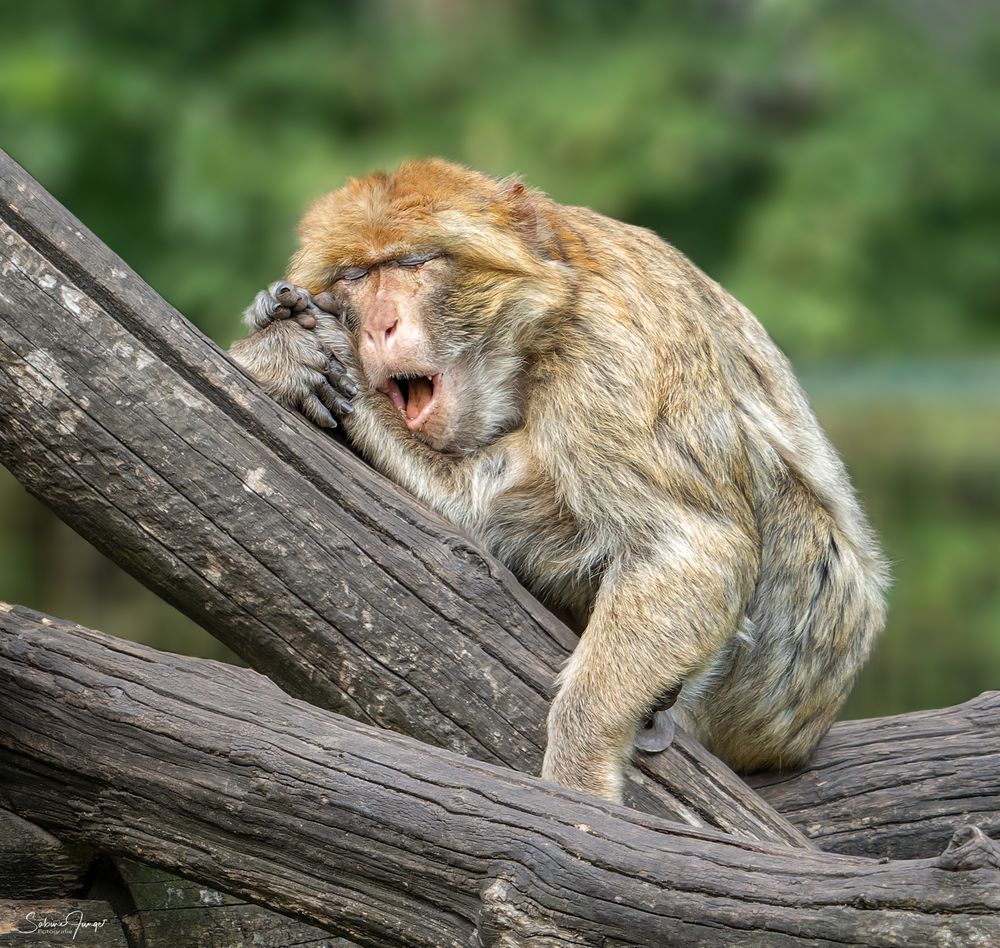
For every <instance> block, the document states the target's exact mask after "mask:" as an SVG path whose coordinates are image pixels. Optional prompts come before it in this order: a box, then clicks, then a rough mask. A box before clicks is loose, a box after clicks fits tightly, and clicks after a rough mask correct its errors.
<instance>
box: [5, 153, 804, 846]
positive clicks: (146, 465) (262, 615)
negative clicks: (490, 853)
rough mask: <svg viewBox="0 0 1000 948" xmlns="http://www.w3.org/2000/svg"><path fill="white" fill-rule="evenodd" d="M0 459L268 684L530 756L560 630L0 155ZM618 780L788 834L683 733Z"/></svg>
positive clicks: (735, 822)
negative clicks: (258, 381) (281, 401)
mask: <svg viewBox="0 0 1000 948" xmlns="http://www.w3.org/2000/svg"><path fill="white" fill-rule="evenodd" d="M0 461H2V463H3V464H5V465H6V466H7V467H8V468H9V469H10V470H11V471H12V472H13V474H14V475H15V476H16V477H17V478H18V479H19V480H20V481H21V483H22V484H24V485H25V486H26V487H27V488H28V490H29V491H31V492H32V493H33V494H34V495H35V496H37V497H39V498H40V499H42V500H43V501H44V502H45V503H46V504H48V505H49V506H50V507H51V508H52V509H53V510H54V511H55V512H56V513H57V514H58V515H59V516H60V517H62V518H63V519H64V520H66V521H67V522H68V523H69V524H70V525H71V526H73V527H74V528H75V529H76V530H77V531H78V532H79V533H80V534H81V535H83V536H84V537H86V538H87V539H88V540H90V541H91V542H92V543H94V545H95V546H97V547H98V548H99V549H100V550H102V551H103V552H104V553H105V554H107V555H108V556H109V557H111V558H112V559H113V560H115V561H116V562H118V563H119V564H121V565H122V566H124V567H125V568H126V569H127V570H129V571H130V572H131V573H132V574H133V575H135V576H136V577H137V578H138V579H140V580H141V581H142V582H144V583H145V584H146V585H148V586H149V587H150V588H151V589H153V590H154V591H155V592H157V593H159V594H160V595H161V596H163V597H164V598H165V599H167V600H168V601H169V602H171V603H173V604H174V605H176V606H177V607H178V608H180V609H181V610H182V611H184V612H185V613H187V614H188V615H189V616H191V617H192V618H193V619H194V620H195V621H197V622H198V623H200V624H201V625H202V626H204V627H205V628H206V629H207V630H208V631H210V632H212V633H213V634H214V635H216V636H218V637H219V638H220V639H221V640H222V641H224V642H225V643H226V644H227V645H229V646H230V647H231V648H232V649H233V650H234V651H235V652H237V653H238V654H239V655H241V656H242V657H243V658H244V659H246V661H247V662H248V663H249V664H250V665H251V666H253V667H254V668H257V669H258V670H261V671H264V672H266V673H267V674H268V675H269V676H270V677H271V678H272V679H273V680H275V681H276V682H277V683H278V684H279V685H281V687H282V688H284V689H285V690H286V691H287V692H288V693H289V694H292V695H295V696H296V697H300V698H304V699H306V700H308V701H311V702H313V703H314V704H317V705H320V706H323V707H326V708H330V709H332V710H337V711H341V712H342V713H344V714H348V715H350V716H351V717H354V718H356V719H357V720H360V721H364V722H368V723H372V724H378V725H380V726H382V727H388V728H392V729H394V730H398V731H401V732H404V733H407V734H411V735H412V736H414V737H417V738H419V739H421V740H423V741H428V742H431V743H434V744H438V745H440V746H442V747H448V748H450V749H452V750H456V751H459V752H461V753H463V754H469V755H471V756H474V757H477V758H480V759H483V760H489V761H493V762H496V763H503V764H506V765H508V766H511V767H516V768H519V769H522V770H525V771H528V772H531V773H535V772H537V771H538V770H539V768H540V765H541V759H542V753H543V748H544V721H545V716H546V713H547V709H548V704H549V701H550V700H551V697H552V694H553V680H554V677H555V675H556V673H557V671H558V669H559V668H560V666H561V665H562V663H563V662H564V661H565V659H566V658H567V656H568V655H569V653H570V651H571V649H572V648H573V645H574V637H573V636H572V634H571V633H570V632H569V630H568V629H566V627H565V626H563V625H562V623H560V622H559V621H558V620H557V619H555V617H553V616H552V615H551V614H550V613H549V612H547V611H546V610H545V609H543V608H542V607H541V606H540V605H539V604H538V603H537V602H536V601H535V600H534V599H532V598H531V597H530V596H529V595H528V594H527V593H526V592H525V590H524V589H523V588H522V587H521V586H520V585H519V584H518V583H517V581H516V580H515V579H514V577H513V576H512V575H511V573H510V572H509V571H508V570H506V569H505V568H503V567H502V566H501V565H500V564H499V563H497V562H496V561H495V560H494V559H492V558H491V557H490V556H488V555H486V554H485V553H484V552H483V551H482V550H481V549H479V548H478V547H477V546H476V544H475V543H473V542H472V541H471V540H470V539H469V538H468V537H467V536H465V535H464V534H463V533H462V532H461V531H459V530H457V529H456V528H454V527H452V526H450V525H448V524H446V523H445V522H444V521H442V520H441V519H440V518H438V517H436V516H435V515H433V514H432V513H430V512H429V511H428V510H426V509H424V508H422V507H421V506H420V505H418V504H417V502H416V501H415V500H414V499H413V498H412V497H410V496H409V495H407V494H405V493H404V492H403V491H401V490H400V489H399V488H397V487H396V486H395V485H393V484H391V483H390V482H388V481H387V480H386V479H384V478H382V477H379V476H378V475H376V474H375V473H374V472H373V471H372V470H371V469H369V468H368V467H367V466H366V465H364V464H363V463H362V462H361V461H359V460H358V459H357V458H356V457H354V456H353V455H352V454H350V453H349V452H348V451H347V450H346V449H344V448H343V447H341V446H339V445H338V444H336V442H335V441H334V440H333V439H331V438H329V437H327V436H326V435H324V434H323V433H321V432H320V431H318V430H316V429H314V428H312V427H311V426H309V425H308V424H307V423H306V422H304V421H303V420H301V419H300V418H297V417H296V416H294V415H293V414H291V413H290V412H287V411H285V410H283V409H281V408H280V407H279V406H278V405H276V404H275V403H274V402H273V401H271V400H270V399H269V398H268V397H267V396H265V395H264V394H263V392H261V390H260V389H259V388H257V386H256V385H254V384H253V383H252V382H251V381H250V380H249V379H248V378H247V377H246V376H245V375H244V374H243V373H242V372H241V371H240V370H239V369H238V368H237V367H236V366H235V365H234V364H233V363H232V362H231V361H229V360H228V358H227V357H226V356H225V355H224V354H223V353H221V352H220V351H219V350H218V349H217V348H216V347H215V346H214V345H213V344H212V343H211V342H210V341H209V340H208V339H206V338H205V337H204V336H203V335H202V334H201V333H199V332H198V331H197V330H196V329H195V328H194V327H193V326H192V325H191V324H190V323H188V322H187V321H186V320H185V319H184V318H183V317H182V316H181V315H180V314H179V313H178V312H177V311H176V310H174V309H173V308H172V307H171V306H169V305H168V304H167V303H166V302H164V301H163V300H162V299H161V298H160V297H159V296H157V295H156V293H154V292H153V291H152V290H151V289H150V288H149V287H148V286H147V285H146V284H145V283H144V282H143V281H142V280H141V279H140V278H139V277H138V276H137V275H136V274H135V273H133V272H132V271H131V270H130V269H129V268H128V266H127V265H126V264H125V263H124V262H123V261H122V260H121V259H120V258H118V257H117V256H115V255H114V254H113V253H112V252H111V251H110V250H108V248H107V247H105V246H104V245H103V244H102V243H101V242H100V241H99V240H97V239H96V238H95V237H94V236H93V235H92V234H90V233H89V232H88V231H87V230H86V229H85V228H84V227H83V225H82V224H80V223H79V221H77V220H76V219H75V218H73V217H72V215H70V214H69V213H68V212H67V211H66V210H65V209H64V208H63V207H62V206H60V205H59V203H58V202H57V201H55V200H54V199H53V198H52V197H51V196H50V195H49V194H47V193H46V192H45V191H44V190H43V189H42V188H41V187H40V186H39V185H38V184H37V183H36V182H35V181H34V180H33V179H32V178H31V177H30V176H28V175H27V174H26V173H25V172H24V171H23V170H22V169H21V168H20V167H18V166H17V164H16V163H15V162H13V161H12V160H11V159H10V158H9V157H8V156H6V155H5V154H3V153H2V152H0ZM640 767H641V769H639V770H636V769H633V771H632V772H631V775H630V782H629V788H628V799H629V801H630V802H631V803H632V804H633V805H636V806H640V807H642V808H644V809H647V810H649V811H651V812H659V813H662V814H665V815H670V816H673V817H674V818H676V819H680V820H683V821H685V822H688V823H690V824H691V825H696V826H702V825H707V826H715V827H718V828H720V829H723V830H727V831H731V832H736V833H741V834H743V835H746V836H749V837H751V838H756V839H770V840H777V841H784V842H788V843H794V844H796V845H799V846H802V847H805V848H808V847H810V845H811V844H809V843H808V841H807V840H806V839H805V837H804V836H802V834H801V833H800V832H799V831H798V830H796V829H795V828H794V827H793V826H792V825H791V824H790V823H788V821H787V820H784V819H783V818H782V817H780V816H779V815H778V814H777V813H776V812H775V811H774V810H773V809H772V808H771V807H770V806H768V805H767V804H765V803H764V802H763V801H762V800H760V798H759V797H757V796H756V795H755V794H753V793H751V792H749V791H748V790H747V787H746V785H745V784H744V783H743V782H742V781H740V780H739V778H737V777H736V776H735V774H733V773H732V772H731V771H730V770H729V769H728V768H726V767H725V766H724V765H723V764H721V763H720V762H719V761H718V760H717V759H716V758H714V757H713V756H712V755H710V754H709V753H708V752H707V751H705V750H704V749H703V748H701V747H700V746H699V745H698V744H697V743H696V742H695V741H693V740H691V739H690V738H688V737H687V736H686V735H683V734H680V735H679V736H678V737H677V739H676V741H675V743H674V745H673V746H672V747H671V748H670V749H668V750H667V751H666V752H664V753H663V754H661V755H657V756H643V757H641V759H640Z"/></svg>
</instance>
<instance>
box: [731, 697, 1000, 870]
mask: <svg viewBox="0 0 1000 948" xmlns="http://www.w3.org/2000/svg"><path fill="white" fill-rule="evenodd" d="M748 782H749V783H750V785H751V786H753V787H754V788H755V789H756V790H757V791H758V793H760V794H761V796H763V797H764V799H765V800H767V801H769V802H770V803H772V804H774V806H775V807H776V808H777V809H778V810H779V811H780V813H781V814H782V815H783V816H787V817H788V818H789V819H790V820H791V821H792V822H793V823H795V824H796V826H798V827H799V829H801V830H802V831H803V832H804V833H805V834H806V835H807V836H809V837H810V839H812V840H814V841H815V842H817V843H818V844H819V845H820V846H821V848H823V849H827V850H830V851H832V852H842V853H854V854H857V855H864V856H878V857H882V856H887V857H889V858H892V859H912V858H915V857H919V856H928V855H931V854H933V853H935V852H940V851H941V847H942V846H944V845H945V844H946V843H947V841H948V840H949V839H950V838H951V836H952V834H953V833H954V832H955V828H956V827H957V826H960V825H961V824H963V823H971V824H975V825H976V826H978V827H979V828H980V829H982V830H983V831H984V832H986V833H988V834H990V835H994V834H996V833H1000V692H996V691H991V692H987V693H985V694H982V695H980V696H979V697H978V698H973V699H972V700H971V701H967V702H965V704H960V705H958V706H956V707H954V708H942V709H941V710H939V711H919V712H915V713H913V714H900V715H896V716H894V717H887V718H875V719H872V720H867V721H843V722H841V723H840V724H836V725H834V727H833V729H832V730H831V731H830V733H829V734H828V735H827V737H826V738H825V739H824V741H823V743H822V744H820V746H819V748H818V749H817V751H816V754H815V756H814V757H813V759H812V761H810V764H809V768H808V769H807V770H802V771H797V772H795V773H790V774H761V775H759V776H756V777H752V778H750V779H749V781H748Z"/></svg>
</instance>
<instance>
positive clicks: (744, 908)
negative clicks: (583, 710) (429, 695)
mask: <svg viewBox="0 0 1000 948" xmlns="http://www.w3.org/2000/svg"><path fill="white" fill-rule="evenodd" d="M0 748H2V750H3V753H0V787H2V788H3V790H4V792H5V793H6V794H7V796H8V797H9V799H10V800H11V801H12V805H13V806H14V807H15V809H16V810H17V811H18V812H19V813H21V814H22V815H24V816H25V817H26V818H29V819H32V820H35V821H38V822H41V823H43V824H44V825H46V826H47V827H49V828H50V829H52V830H53V831H55V832H57V833H58V834H59V835H60V836H61V837H63V838H65V839H67V840H69V841H77V842H90V843H98V844H100V845H101V846H103V847H105V848H106V849H108V850H110V851H111V852H113V853H118V854H121V855H127V856H129V857H132V858H137V859H141V860H143V861H146V862H152V863H156V864H159V865H160V866H162V867H164V868H166V869H168V870H170V871H175V872H179V873H182V874H184V875H187V876H191V877H194V878H197V879H199V880H201V881H203V882H204V883H206V884H208V885H211V886H212V887H213V888H217V889H221V890H223V891H226V892H230V893H233V894H235V895H238V896H240V897H245V898H249V899H252V900H253V901H256V902H260V903H263V904H265V905H268V906H270V907H271V908H273V909H275V910H277V911H281V912H286V913H289V914H293V915H295V916H297V917H300V918H302V919H303V920H305V921H309V922H311V923H313V924H316V925H320V926H322V927H324V928H328V929H330V930H331V931H333V932H335V933H337V934H340V935H342V936H343V937H346V938H349V939H350V940H352V941H354V942H356V943H358V944H360V945H400V946H402V945H405V946H428V948H444V946H463V948H467V946H470V945H473V946H475V945H478V946H499V945H504V946H532V948H541V946H548V948H551V946H554V945H569V944H574V945H600V946H604V948H610V946H623V945H647V946H648V945H657V946H664V948H669V946H674V945H678V946H685V948H688V946H692V945H712V946H746V945H754V946H805V945H809V946H817V945H845V944H847V945H867V946H907V948H909V946H914V945H920V946H939V945H940V946H944V945H948V946H954V945H963V946H984V948H985V946H994V945H996V944H998V943H1000V869H998V866H1000V852H998V849H997V846H996V844H994V843H992V842H991V841H990V840H988V839H987V838H986V837H985V836H983V835H982V834H981V833H979V832H978V831H977V830H975V829H973V828H971V827H964V828H963V829H962V830H960V832H959V834H957V835H956V837H955V838H954V839H953V841H952V843H951V844H950V845H949V847H948V849H947V850H946V851H945V852H944V853H943V854H941V855H940V856H938V857H936V858H934V859H923V860H913V861H897V862H890V861H877V860H872V859H863V858H858V857H854V856H843V855H837V854H830V853H820V852H813V851H808V850H802V849H795V848H792V847H789V846H785V845H780V844H776V843H759V842H754V841H751V840H747V839H740V838H737V837H734V836H730V835H726V834H722V833H719V832H717V831H713V830H702V829H694V828H685V827H683V826H680V825H679V824H677V823H676V822H671V821H667V820H663V819H660V818H658V817H655V816H652V815H647V814H642V813H639V812H638V811H635V810H629V809H626V808H624V807H616V806H612V805H610V804H604V803H602V802H601V801H598V800H595V799H594V798H590V797H586V796H584V795H581V794H575V793H572V792H570V791H565V790H562V789H560V788H558V787H555V786H552V785H550V784H547V783H545V782H544V781H541V780H539V779H537V778H533V777H528V776H526V775H523V774H520V773H517V772H516V771H512V770H507V769H505V768H502V767H499V766H497V765H495V764H489V763H483V762H478V761H472V760H470V759H468V758H465V757H461V756H459V755H457V754H455V753H453V752H450V751H446V750H442V749H437V748H433V747H429V746H427V745H423V744H420V743H418V742H417V741H414V740H413V739H411V738H407V737H403V736H401V735H396V734H391V733H388V732H385V731H380V730H378V729H376V728H372V727H370V726H367V725H363V724H359V723H357V722H355V721H352V720H350V719H348V718H345V717H343V716H340V715H336V714H332V713H330V712H327V711H324V710H321V709H319V708H316V707H314V706H312V705H309V704H306V703H305V702H301V701H297V700H295V699H292V698H290V697H288V696H286V695H284V694H283V693H282V692H281V691H279V690H278V689H277V688H276V687H275V686H274V685H272V684H271V683H270V682H269V681H268V680H267V679H266V678H264V677H262V676H260V675H258V674H256V673H255V672H253V671H251V670H249V669H240V668H234V667H231V666H227V665H223V664H219V663H215V662H208V661H199V660H197V659H190V658H184V657H181V656H176V655H170V654H166V653H157V652H155V651H153V650H151V649H148V648H145V647H142V646H139V645H135V644H132V643H129V642H124V641H122V640H119V639H114V638H112V637H109V636H105V635H101V634H99V633H96V632H92V631H89V630H85V629H81V628H80V627H78V626H74V625H72V624H70V623H65V622H62V621H59V620H55V619H52V618H50V617H45V616H41V615H38V614H37V613H32V612H30V611H28V610H24V609H21V608H19V607H5V608H4V609H2V610H0Z"/></svg>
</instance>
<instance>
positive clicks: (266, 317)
mask: <svg viewBox="0 0 1000 948" xmlns="http://www.w3.org/2000/svg"><path fill="white" fill-rule="evenodd" d="M289 312H290V310H289V309H288V308H287V307H285V306H282V305H281V303H279V302H278V301H277V300H276V299H275V298H274V296H273V295H272V294H271V292H270V291H269V290H261V291H260V292H259V293H258V294H257V295H256V296H255V297H254V298H253V302H252V303H251V304H250V305H249V306H248V307H247V310H246V312H245V313H244V314H243V322H244V323H245V324H246V326H247V328H248V329H263V328H264V327H265V326H267V325H268V324H269V323H272V322H274V320H276V319H284V318H285V317H286V316H287V315H288V314H289Z"/></svg>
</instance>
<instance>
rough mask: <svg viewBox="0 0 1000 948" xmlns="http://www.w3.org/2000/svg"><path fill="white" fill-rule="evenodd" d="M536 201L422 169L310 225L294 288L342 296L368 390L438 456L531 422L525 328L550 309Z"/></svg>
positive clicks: (304, 226) (317, 211)
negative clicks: (531, 230) (524, 380)
mask: <svg viewBox="0 0 1000 948" xmlns="http://www.w3.org/2000/svg"><path fill="white" fill-rule="evenodd" d="M526 200H527V197H526V193H525V192H524V189H523V187H521V186H520V185H511V184H510V183H509V182H500V181H497V180H496V179H493V178H489V177H487V176H485V175H480V174H478V173H475V172H471V171H468V170H467V169H464V168H460V167H458V166H455V165H450V164H447V163H445V162H440V161H432V162H419V163H415V164H412V165H404V166H402V167H401V168H400V169H399V170H397V171H396V172H395V173H394V174H393V175H391V176H390V175H384V174H376V175H372V176H370V177H368V178H364V179H362V180H360V181H351V182H349V183H348V184H347V185H346V186H345V187H344V188H342V189H341V190H340V191H336V192H334V193H333V194H330V195H327V196H326V197H325V198H322V199H320V201H318V202H317V203H316V204H315V205H314V206H313V207H312V208H311V209H310V211H309V212H308V213H307V214H306V216H305V218H303V221H302V223H301V225H300V236H301V238H302V243H301V247H300V249H299V251H298V253H297V254H296V255H295V257H294V258H293V260H292V265H291V268H290V271H289V279H291V280H292V281H293V282H295V283H299V284H301V285H302V286H305V287H307V288H308V289H309V290H310V291H312V292H314V293H317V292H321V291H324V290H329V291H331V292H332V293H333V294H334V296H335V297H336V298H337V299H338V301H339V302H340V304H341V307H342V313H343V316H344V319H345V322H346V324H347V326H348V327H349V328H350V330H351V332H352V334H353V336H354V340H355V343H356V345H357V352H358V357H359V359H360V362H361V365H360V368H361V370H362V372H363V375H364V377H365V380H366V381H367V383H368V385H369V387H370V388H372V389H374V390H376V391H378V392H379V393H381V394H382V395H383V396H384V397H385V398H386V400H387V402H388V403H389V404H391V405H392V407H393V408H394V410H395V412H396V414H397V415H398V417H399V420H400V422H401V423H402V424H404V425H405V426H406V427H407V428H408V429H409V430H410V431H411V432H413V433H414V434H415V435H417V436H418V437H419V438H421V439H422V440H423V441H425V442H426V443H427V444H429V445H430V446H431V447H433V448H435V449H437V450H439V451H451V452H467V451H471V450H474V449H476V448H477V447H480V446H482V445H484V444H487V443H489V442H490V441H491V440H493V439H494V438H495V437H497V436H498V435H499V434H500V433H502V432H503V431H504V430H506V429H509V428H510V427H511V426H512V425H513V424H515V423H516V421H517V419H518V418H519V414H520V407H519V402H520V399H519V398H518V397H517V382H518V374H519V372H520V370H521V367H522V364H523V354H524V350H525V345H524V339H525V337H526V335H527V334H529V332H528V330H527V329H526V327H528V326H530V324H531V323H532V321H534V320H536V319H537V318H538V316H539V315H540V314H541V313H542V312H544V311H545V310H546V309H547V308H549V307H550V306H551V305H552V300H551V299H550V297H551V295H552V294H551V293H549V292H548V285H547V284H546V282H545V279H544V277H545V275H546V274H544V273H543V271H544V270H545V267H544V262H543V260H542V258H541V257H540V256H539V255H538V254H537V252H536V250H535V248H533V247H532V246H531V245H530V243H529V242H528V241H527V240H526V239H525V236H524V234H525V218H526V216H527V212H526V206H525V201H526ZM550 282H551V281H550Z"/></svg>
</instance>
